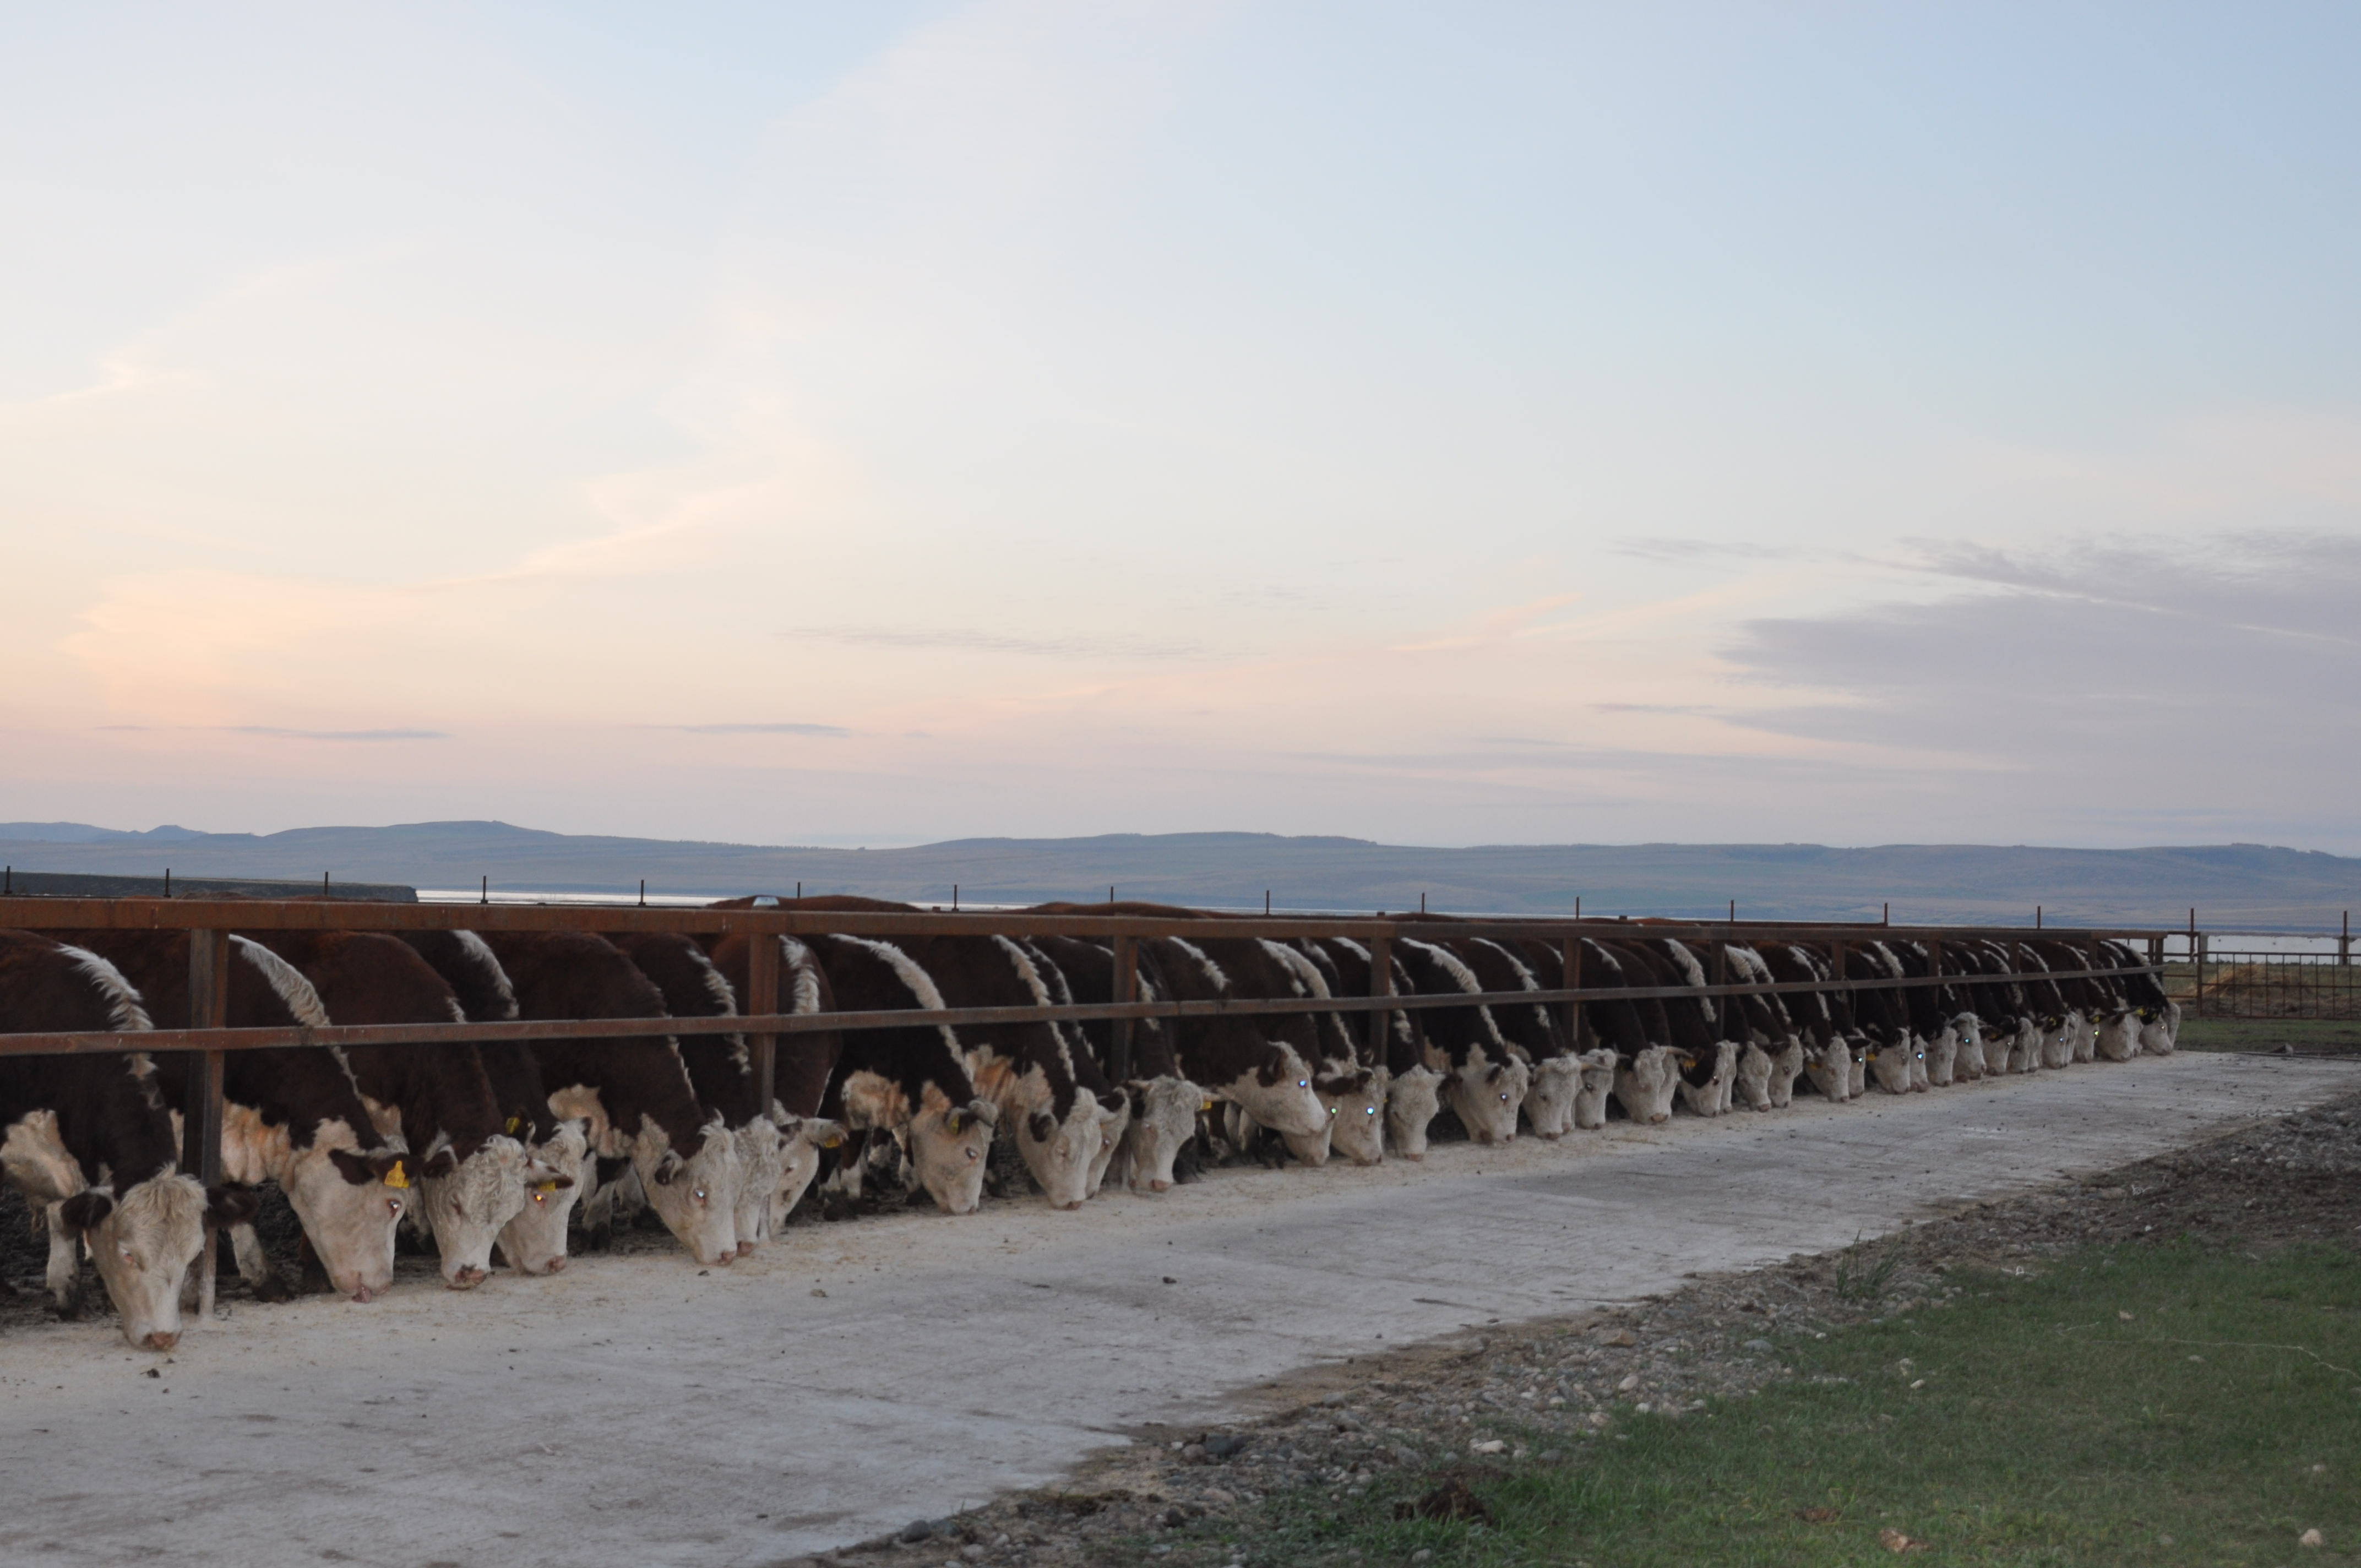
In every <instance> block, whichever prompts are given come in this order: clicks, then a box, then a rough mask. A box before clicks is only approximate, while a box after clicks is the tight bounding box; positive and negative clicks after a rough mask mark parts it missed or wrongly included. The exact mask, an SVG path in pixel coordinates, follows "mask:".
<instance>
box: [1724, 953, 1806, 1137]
mask: <svg viewBox="0 0 2361 1568" xmlns="http://www.w3.org/2000/svg"><path fill="white" fill-rule="evenodd" d="M1723 951H1724V952H1725V953H1726V954H1727V955H1728V963H1729V974H1730V979H1732V980H1741V981H1752V982H1753V983H1755V984H1759V985H1771V984H1774V983H1776V981H1774V980H1773V977H1772V974H1771V966H1770V965H1769V964H1767V963H1765V962H1763V955H1762V954H1761V953H1759V952H1757V951H1756V950H1755V949H1754V948H1751V947H1748V946H1746V945H1745V944H1744V943H1741V942H1730V943H1726V944H1724V946H1723ZM1730 1007H1731V1009H1732V1011H1733V1013H1734V1014H1735V1021H1738V1022H1742V1024H1743V1025H1744V1027H1745V1031H1746V1042H1745V1046H1744V1048H1743V1049H1742V1050H1741V1052H1740V1053H1739V1061H1738V1076H1737V1080H1736V1084H1735V1086H1734V1088H1735V1098H1737V1099H1741V1100H1743V1101H1744V1102H1746V1103H1747V1104H1748V1105H1749V1106H1750V1107H1752V1109H1754V1110H1757V1111H1777V1110H1784V1109H1785V1108H1786V1107H1787V1106H1788V1105H1790V1104H1792V1103H1794V1101H1795V1080H1796V1079H1797V1078H1799V1077H1801V1076H1802V1075H1803V1071H1804V1038H1803V1033H1802V1031H1801V1030H1800V1029H1799V1028H1798V1027H1797V1026H1796V1024H1795V1014H1793V1013H1791V1012H1790V1011H1789V1010H1788V1008H1787V1005H1786V1003H1785V1002H1784V999H1783V998H1781V997H1780V995H1779V994H1778V993H1777V992H1764V993H1763V994H1760V995H1754V996H1735V997H1732V998H1730Z"/></svg>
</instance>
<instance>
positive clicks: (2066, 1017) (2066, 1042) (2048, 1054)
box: [2037, 1010, 2082, 1068]
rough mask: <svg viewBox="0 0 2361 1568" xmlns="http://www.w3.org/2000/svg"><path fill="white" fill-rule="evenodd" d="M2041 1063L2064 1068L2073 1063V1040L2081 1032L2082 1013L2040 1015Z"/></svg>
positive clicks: (2048, 1066) (2050, 1066) (2047, 1066)
mask: <svg viewBox="0 0 2361 1568" xmlns="http://www.w3.org/2000/svg"><path fill="white" fill-rule="evenodd" d="M2040 1023H2041V1043H2040V1045H2039V1047H2037V1048H2038V1049H2039V1051H2040V1053H2041V1065H2042V1066H2043V1067H2046V1068H2064V1067H2071V1066H2073V1065H2074V1041H2075V1039H2076V1038H2077V1037H2078V1036H2081V1033H2082V1014H2080V1013H2079V1012H2074V1011H2071V1010H2070V1011H2068V1012H2065V1013H2045V1014H2042V1015H2041V1020H2040Z"/></svg>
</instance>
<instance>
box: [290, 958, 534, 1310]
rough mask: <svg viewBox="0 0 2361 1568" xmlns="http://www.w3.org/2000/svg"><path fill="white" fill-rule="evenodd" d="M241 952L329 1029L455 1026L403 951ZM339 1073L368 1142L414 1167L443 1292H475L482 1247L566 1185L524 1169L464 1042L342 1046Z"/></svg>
mask: <svg viewBox="0 0 2361 1568" xmlns="http://www.w3.org/2000/svg"><path fill="white" fill-rule="evenodd" d="M250 939H251V940H253V941H255V942H257V943H258V944H260V945H262V946H265V947H268V948H269V949H270V950H271V951H272V952H275V953H277V954H278V955H279V956H280V958H282V959H286V960H287V961H288V962H289V963H291V964H293V965H294V966H295V967H296V969H297V970H300V971H301V972H302V976H303V978H304V979H305V980H308V981H311V982H312V988H313V992H315V993H316V994H317V995H318V996H319V998H320V1001H321V1003H322V1004H323V1005H324V1007H325V1008H326V1009H327V1015H328V1016H329V1017H330V1018H331V1019H333V1020H335V1022H337V1023H340V1024H450V1023H462V1024H464V1023H466V1022H467V1013H466V1010H465V1009H464V1008H463V1007H462V1006H461V1005H460V1003H459V999H458V997H457V995H456V993H455V992H453V990H452V988H451V986H450V984H449V983H448V982H447V981H445V980H444V979H443V977H442V976H441V975H439V974H437V973H436V972H435V971H434V967H433V966H432V965H430V964H428V963H427V961H426V960H425V959H423V958H422V957H420V956H419V954H418V953H417V952H416V951H415V950H414V949H413V948H411V947H410V946H408V945H407V944H406V943H404V942H402V941H401V940H399V939H398V938H392V937H388V936H383V935H380V934H379V933H376V932H372V931H271V932H266V933H263V934H261V935H258V936H256V937H254V938H250ZM344 1056H345V1062H346V1066H347V1067H349V1068H351V1069H352V1073H353V1080H354V1082H355V1083H356V1084H357V1086H358V1087H359V1089H360V1091H361V1095H362V1097H363V1099H364V1101H365V1102H367V1104H368V1110H369V1116H370V1119H371V1120H372V1121H374V1122H375V1123H376V1124H377V1127H378V1130H379V1132H380V1133H383V1134H385V1135H388V1136H389V1137H391V1136H394V1135H400V1136H401V1138H402V1140H403V1141H404V1142H405V1143H407V1144H408V1145H409V1146H410V1149H411V1151H412V1155H413V1156H414V1157H415V1162H416V1172H415V1174H416V1175H417V1177H418V1179H419V1184H420V1185H419V1203H418V1207H417V1208H416V1209H414V1210H412V1212H411V1215H410V1220H411V1223H412V1224H413V1225H415V1224H417V1223H420V1221H421V1219H422V1218H423V1222H424V1224H425V1228H427V1229H428V1230H430V1231H432V1232H433V1234H434V1246H435V1251H436V1253H437V1254H438V1255H439V1257H440V1266H441V1269H442V1273H443V1282H444V1284H445V1285H446V1286H447V1287H449V1288H451V1289H454V1290H467V1289H472V1288H475V1287H476V1286H478V1285H480V1284H482V1283H483V1280H484V1277H485V1275H486V1274H487V1273H489V1270H490V1267H491V1261H492V1244H493V1243H494V1242H495V1241H496V1240H497V1239H498V1238H499V1236H500V1232H501V1230H502V1229H503V1228H505V1227H506V1226H507V1225H508V1223H509V1222H510V1221H511V1220H513V1219H515V1218H516V1216H517V1214H518V1212H520V1211H521V1210H522V1209H523V1208H524V1206H525V1202H526V1192H527V1190H528V1188H529V1185H530V1184H532V1183H535V1182H540V1181H555V1182H557V1183H559V1184H561V1185H565V1184H568V1183H571V1182H572V1181H573V1180H574V1178H575V1173H574V1172H573V1171H570V1170H566V1171H561V1170H556V1169H552V1168H531V1167H529V1166H528V1163H527V1160H526V1157H525V1152H524V1146H523V1145H522V1143H520V1142H519V1141H518V1140H517V1139H515V1138H514V1137H511V1136H510V1135H508V1134H507V1133H506V1132H504V1131H503V1130H502V1121H503V1118H502V1116H501V1113H500V1104H499V1102H498V1101H497V1100H496V1099H495V1098H494V1096H493V1093H492V1084H491V1080H490V1078H489V1076H488V1075H487V1074H486V1073H485V1070H484V1062H483V1058H482V1055H481V1054H480V1053H479V1052H478V1049H477V1047H475V1046H474V1045H473V1044H472V1043H470V1042H467V1041H456V1040H455V1041H445V1042H441V1043H437V1044H434V1045H411V1046H348V1047H345V1051H344Z"/></svg>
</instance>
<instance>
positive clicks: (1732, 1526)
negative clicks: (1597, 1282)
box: [1126, 1244, 2361, 1568]
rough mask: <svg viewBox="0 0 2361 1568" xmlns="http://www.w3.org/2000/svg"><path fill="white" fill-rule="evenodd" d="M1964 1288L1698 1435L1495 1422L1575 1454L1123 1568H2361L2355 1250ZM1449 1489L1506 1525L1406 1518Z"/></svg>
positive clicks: (1509, 1434)
mask: <svg viewBox="0 0 2361 1568" xmlns="http://www.w3.org/2000/svg"><path fill="white" fill-rule="evenodd" d="M1962 1278H1964V1279H1965V1280H1966V1282H1967V1283H1968V1284H1969V1286H1970V1288H1968V1289H1967V1290H1966V1291H1965V1292H1964V1293H1963V1294H1962V1295H1961V1296H1960V1297H1959V1298H1957V1299H1955V1300H1954V1303H1953V1304H1952V1305H1950V1306H1949V1307H1946V1308H1943V1309H1940V1310H1928V1311H1923V1312H1917V1313H1914V1314H1911V1315H1908V1316H1896V1317H1892V1318H1888V1319H1885V1320H1883V1321H1878V1322H1874V1323H1872V1324H1869V1325H1866V1326H1862V1327H1859V1328H1855V1329H1851V1330H1847V1331H1843V1332H1837V1333H1832V1334H1830V1335H1829V1336H1828V1338H1827V1339H1825V1340H1817V1339H1814V1338H1811V1337H1809V1335H1808V1334H1807V1333H1791V1334H1788V1335H1784V1336H1781V1337H1780V1338H1779V1339H1778V1341H1777V1343H1778V1350H1779V1353H1780V1354H1781V1355H1782V1357H1783V1359H1784V1361H1785V1362H1786V1363H1787V1364H1788V1365H1790V1366H1792V1367H1793V1368H1794V1370H1795V1376H1794V1377H1793V1378H1792V1379H1791V1380H1789V1381H1785V1382H1783V1383H1779V1384H1775V1385H1773V1386H1772V1387H1769V1388H1766V1389H1765V1390H1763V1392H1761V1393H1759V1394H1757V1395H1756V1396H1754V1397H1753V1398H1745V1399H1737V1400H1730V1401H1725V1402H1720V1403H1717V1404H1713V1405H1709V1406H1708V1407H1707V1408H1706V1409H1700V1410H1689V1411H1685V1412H1682V1413H1680V1414H1678V1415H1676V1416H1674V1415H1666V1414H1664V1413H1662V1412H1654V1413H1650V1414H1645V1415H1642V1414H1639V1413H1637V1412H1636V1409H1634V1408H1632V1407H1631V1406H1625V1407H1622V1408H1620V1409H1618V1410H1617V1411H1616V1412H1615V1413H1614V1415H1613V1417H1612V1420H1611V1423H1610V1425H1609V1429H1608V1431H1605V1432H1604V1433H1602V1434H1600V1435H1598V1436H1596V1437H1593V1438H1590V1439H1587V1440H1585V1441H1582V1442H1577V1443H1572V1444H1569V1443H1568V1442H1566V1440H1565V1439H1564V1438H1563V1437H1557V1438H1544V1437H1543V1436H1542V1435H1540V1434H1538V1433H1521V1432H1519V1431H1517V1430H1516V1429H1515V1428H1514V1427H1513V1426H1512V1425H1509V1424H1504V1423H1489V1424H1487V1425H1486V1426H1485V1429H1484V1431H1483V1433H1482V1436H1484V1437H1488V1438H1489V1437H1498V1438H1503V1439H1506V1440H1508V1441H1509V1442H1511V1443H1512V1444H1516V1443H1520V1442H1521V1443H1524V1444H1528V1445H1530V1446H1531V1447H1532V1448H1533V1449H1535V1450H1540V1449H1542V1448H1543V1445H1544V1444H1545V1443H1548V1442H1554V1443H1556V1444H1557V1445H1558V1446H1559V1447H1560V1448H1570V1449H1571V1451H1572V1452H1570V1453H1567V1454H1566V1455H1565V1456H1564V1457H1562V1458H1560V1459H1558V1460H1556V1461H1554V1462H1543V1461H1540V1460H1526V1461H1521V1462H1517V1461H1510V1460H1505V1459H1494V1458H1488V1457H1480V1456H1475V1455H1471V1456H1470V1457H1469V1458H1468V1459H1467V1460H1466V1462H1465V1463H1462V1464H1455V1465H1452V1466H1450V1467H1448V1468H1446V1469H1443V1470H1437V1471H1432V1472H1428V1473H1426V1474H1423V1475H1419V1474H1403V1475H1398V1476H1395V1477H1392V1478H1390V1479H1389V1480H1388V1481H1387V1482H1386V1483H1384V1484H1382V1485H1380V1486H1376V1487H1373V1488H1371V1490H1370V1491H1369V1493H1368V1494H1367V1496H1365V1497H1358V1498H1349V1497H1345V1498H1340V1497H1338V1496H1337V1495H1336V1494H1334V1493H1333V1492H1331V1491H1328V1490H1325V1489H1306V1490H1299V1491H1295V1492H1290V1493H1282V1494H1276V1495H1273V1496H1271V1497H1268V1498H1265V1499H1264V1500H1263V1501H1262V1502H1261V1503H1259V1504H1258V1505H1256V1506H1254V1507H1252V1508H1247V1509H1246V1510H1245V1511H1243V1512H1242V1513H1241V1514H1238V1515H1235V1516H1233V1517H1231V1518H1229V1519H1223V1520H1207V1521H1204V1523H1203V1524H1202V1525H1201V1526H1198V1527H1193V1528H1192V1530H1191V1531H1190V1532H1188V1533H1185V1534H1183V1535H1181V1536H1180V1539H1178V1540H1175V1539H1173V1538H1170V1537H1168V1538H1166V1543H1165V1547H1164V1550H1163V1551H1162V1552H1158V1551H1156V1549H1155V1548H1154V1547H1153V1546H1151V1545H1150V1544H1149V1543H1148V1542H1147V1541H1137V1542H1134V1543H1131V1546H1130V1548H1129V1549H1128V1551H1127V1552H1126V1556H1127V1557H1128V1558H1129V1560H1131V1561H1136V1562H1138V1563H1226V1562H1230V1561H1234V1560H1235V1561H1243V1562H1245V1563H1249V1564H1272V1565H1288V1568H1292V1565H1295V1564H1299V1563H1356V1562H1357V1563H1424V1564H1433V1565H1434V1568H1448V1565H1460V1564H1495V1563H1502V1564H1505V1563H1519V1564H1524V1563H1556V1564H1565V1565H1568V1568H1610V1565H1611V1568H1627V1565H1628V1568H1646V1565H1653V1564H1665V1565H1668V1568H1669V1565H1674V1564H1680V1565H1687V1564H1697V1563H1715V1564H1723V1563H1730V1564H1749V1565H1752V1564H1763V1565H1766V1568H1767V1565H1785V1564H1813V1565H1817V1564H1827V1563H1889V1562H1893V1561H1894V1560H1895V1559H1896V1558H1897V1557H1898V1558H1901V1559H1903V1560H1905V1561H1908V1562H1912V1563H1920V1564H1926V1565H1928V1568H1932V1565H1935V1564H1940V1563H2005V1564H2042V1565H2048V1564H2084V1563H2137V1564H2172V1563H2206V1564H2216V1563H2233V1564H2262V1563H2306V1564H2315V1565H2317V1564H2323V1563H2339V1562H2361V1375H2356V1373H2355V1372H2354V1371H2353V1370H2351V1369H2352V1368H2356V1367H2361V1261H2356V1258H2355V1256H2354V1255H2352V1254H2350V1253H2347V1252H2345V1251H2341V1250H2337V1249H2334V1248H2328V1247H2320V1246H2305V1247H2298V1248H2292V1249H2290V1250H2287V1251H2284V1252H2281V1253H2279V1254H2277V1255H2272V1256H2268V1257H2258V1256H2256V1255H2247V1254H2240V1253H2235V1252H2233V1253H2223V1252H2218V1251H2217V1252H2209V1251H2206V1250H2202V1249H2201V1248H2199V1247H2197V1246H2195V1245H2188V1244H2182V1245H2169V1246H2140V1247H2133V1246H2125V1247H2110V1248H2092V1249H2087V1250H2083V1251H2079V1252H2072V1253H2068V1254H2065V1255H2059V1256H2056V1257H2052V1258H2048V1259H2045V1260H2043V1261H2042V1262H2041V1263H2039V1264H2038V1265H2037V1266H2031V1267H2028V1269H2027V1270H2026V1271H2025V1272H2023V1273H2021V1274H2019V1273H2015V1272H2012V1273H2008V1274H2001V1273H1978V1274H1975V1275H1972V1276H1963V1277H1962ZM1463 1430H1466V1431H1473V1429H1463ZM1458 1441H1460V1442H1463V1443H1464V1442H1467V1441H1468V1440H1467V1439H1466V1438H1460V1439H1458ZM1453 1479H1458V1480H1462V1481H1464V1482H1465V1483H1466V1485H1467V1486H1469V1487H1470V1488H1472V1490H1473V1491H1474V1493H1475V1494H1476V1496H1477V1497H1479V1498H1480V1499H1481V1500H1482V1502H1483V1504H1484V1505H1485V1506H1486V1507H1487V1508H1488V1509H1489V1510H1490V1512H1491V1514H1492V1517H1493V1522H1492V1523H1491V1524H1489V1525H1484V1524H1472V1523H1467V1522H1451V1521H1444V1520H1434V1519H1415V1518H1414V1519H1398V1518H1397V1517H1396V1511H1397V1505H1398V1504H1402V1503H1407V1502H1411V1501H1413V1500H1414V1499H1416V1498H1418V1497H1421V1496H1422V1495H1424V1494H1426V1493H1428V1492H1429V1491H1431V1490H1432V1489H1433V1488H1434V1487H1436V1486H1439V1485H1442V1484H1444V1483H1446V1482H1448V1481H1450V1480H1453ZM2307 1531H2318V1532H2319V1534H2318V1536H2317V1537H2315V1538H2313V1539H2314V1540H2315V1541H2318V1542H2319V1544H2316V1545H2315V1544H2309V1543H2307V1541H2306V1532H2307ZM1422 1554H1424V1555H1422Z"/></svg>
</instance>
